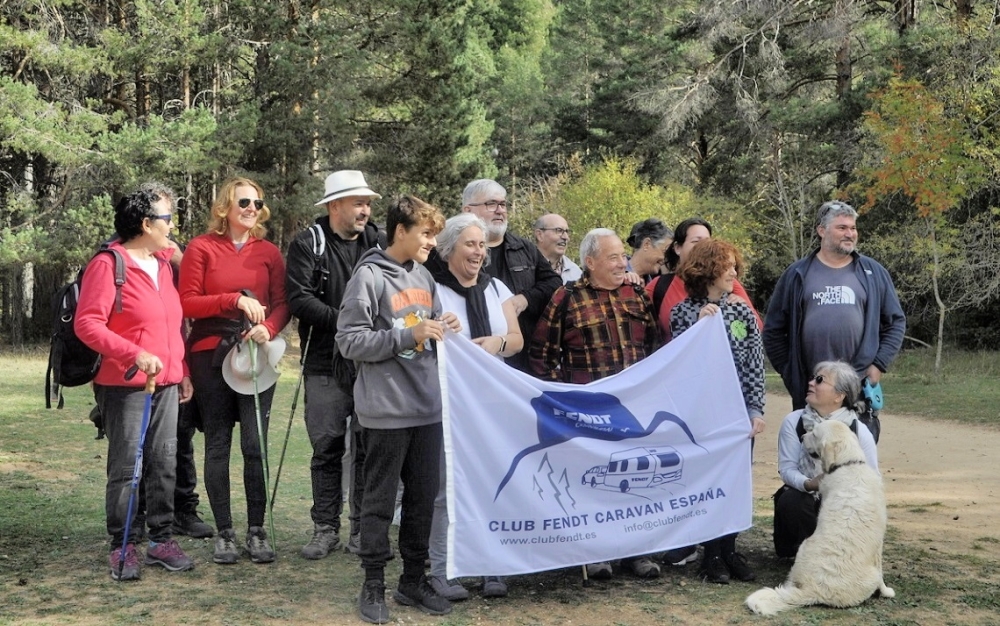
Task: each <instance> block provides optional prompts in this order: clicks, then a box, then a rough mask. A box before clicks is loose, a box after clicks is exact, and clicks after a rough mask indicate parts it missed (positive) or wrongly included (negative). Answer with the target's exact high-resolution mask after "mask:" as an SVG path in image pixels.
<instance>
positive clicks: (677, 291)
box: [646, 217, 764, 341]
mask: <svg viewBox="0 0 1000 626" xmlns="http://www.w3.org/2000/svg"><path fill="white" fill-rule="evenodd" d="M711 238H712V225H711V224H709V223H708V222H706V221H705V220H703V219H702V218H700V217H690V218H688V219H686V220H684V221H683V222H681V223H680V224H678V225H677V228H676V229H674V241H673V243H671V244H670V246H669V247H668V248H667V253H666V267H667V270H668V272H669V273H668V274H664V275H663V276H658V277H656V278H654V279H653V280H651V281H649V284H648V285H646V293H647V294H648V295H649V297H650V300H652V301H654V302H655V301H656V298H655V297H654V295H653V294H654V293H655V292H656V284H657V283H658V282H659V281H661V280H669V281H670V286H669V287H667V292H666V293H665V294H664V295H663V304H662V305H661V306H660V308H659V310H657V311H655V314H656V316H657V322H659V325H660V331H662V332H663V337H664V339H665V341H670V339H671V333H670V310H671V309H672V308H674V306H675V305H676V304H677V303H678V302H683V301H684V300H685V299H686V298H687V297H688V292H687V289H686V288H685V287H684V281H683V280H674V272H676V271H677V268H678V266H680V264H681V262H683V261H684V259H686V258H687V253H688V252H690V250H691V248H693V247H694V246H695V244H697V243H698V242H699V241H701V240H703V239H711ZM730 298H733V299H734V300H735V299H740V300H743V301H744V302H746V303H747V305H748V306H749V307H750V310H751V311H753V314H754V316H756V318H757V327H758V328H759V329H763V328H764V323H763V321H762V320H761V319H760V313H758V312H757V309H755V308H754V306H753V302H751V301H750V295H749V294H747V290H746V289H744V288H743V285H741V284H740V281H738V280H737V281H736V282H735V283H734V284H733V293H732V294H731V295H730Z"/></svg>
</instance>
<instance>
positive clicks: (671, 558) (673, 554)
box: [663, 546, 698, 567]
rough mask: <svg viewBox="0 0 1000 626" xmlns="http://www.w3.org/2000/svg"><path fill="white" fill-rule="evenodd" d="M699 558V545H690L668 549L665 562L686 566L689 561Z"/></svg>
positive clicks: (676, 565) (664, 558)
mask: <svg viewBox="0 0 1000 626" xmlns="http://www.w3.org/2000/svg"><path fill="white" fill-rule="evenodd" d="M697 560H698V546H688V547H686V548H674V549H673V550H667V551H666V553H664V555H663V562H664V563H667V564H669V565H673V566H674V567H684V566H685V565H687V564H688V563H694V562H695V561H697Z"/></svg>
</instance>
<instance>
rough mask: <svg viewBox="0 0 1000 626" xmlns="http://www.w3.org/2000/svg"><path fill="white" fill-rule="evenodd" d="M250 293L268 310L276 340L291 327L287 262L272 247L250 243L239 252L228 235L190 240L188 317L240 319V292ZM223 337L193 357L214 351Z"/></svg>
mask: <svg viewBox="0 0 1000 626" xmlns="http://www.w3.org/2000/svg"><path fill="white" fill-rule="evenodd" d="M244 289H249V290H250V291H252V292H253V294H254V295H255V296H256V297H257V299H258V301H260V303H261V304H262V305H264V307H265V309H264V312H265V316H266V317H265V319H264V326H265V327H266V328H267V329H268V331H269V332H270V333H271V339H274V338H275V337H276V336H277V335H278V333H280V332H281V329H282V328H284V327H285V325H286V324H288V320H289V319H290V318H291V313H290V312H289V310H288V303H287V302H286V300H285V260H284V259H283V258H282V256H281V251H280V250H278V247H277V246H276V245H274V244H273V243H271V242H270V241H267V240H264V239H257V238H256V237H251V238H250V239H248V240H247V242H246V243H245V244H244V245H243V247H242V248H241V249H239V250H237V249H236V246H235V245H233V242H232V241H231V240H230V239H229V238H228V237H226V236H224V235H216V234H215V233H208V234H205V235H199V236H198V237H195V238H194V239H192V240H191V243H189V244H188V247H187V249H186V250H185V251H184V259H183V260H182V261H181V279H180V295H181V304H182V305H183V307H184V316H185V317H190V318H193V319H202V318H206V317H223V318H228V319H238V318H239V317H240V315H241V314H242V311H240V310H239V309H238V308H236V303H237V302H238V301H239V299H240V295H241V294H240V291H242V290H244ZM220 339H221V338H220V337H207V338H205V339H202V340H201V341H198V342H197V343H195V344H194V346H192V347H191V350H192V352H200V351H202V350H214V349H215V347H216V346H217V345H219V341H220Z"/></svg>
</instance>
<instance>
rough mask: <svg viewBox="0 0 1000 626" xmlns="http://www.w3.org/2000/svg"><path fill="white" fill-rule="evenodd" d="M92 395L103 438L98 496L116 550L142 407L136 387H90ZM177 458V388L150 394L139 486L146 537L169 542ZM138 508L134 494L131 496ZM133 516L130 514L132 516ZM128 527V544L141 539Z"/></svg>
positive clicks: (134, 528) (121, 533)
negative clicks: (104, 477) (103, 472)
mask: <svg viewBox="0 0 1000 626" xmlns="http://www.w3.org/2000/svg"><path fill="white" fill-rule="evenodd" d="M94 396H95V397H96V398H97V404H98V406H99V407H100V409H101V414H102V415H103V416H104V429H105V432H106V433H107V437H108V465H107V472H108V483H107V487H106V489H105V494H104V508H105V515H106V516H107V529H108V534H109V535H111V548H112V550H114V549H115V548H119V547H121V545H122V539H123V538H124V536H125V518H126V515H127V514H128V501H129V494H130V491H131V483H132V473H133V471H134V469H135V457H136V450H137V448H138V445H139V435H140V430H141V428H142V417H143V412H144V410H145V406H146V392H145V390H144V389H143V388H141V387H110V386H106V385H94ZM176 453H177V385H168V386H165V387H160V388H157V390H156V392H155V393H154V394H153V401H152V405H151V409H150V418H149V426H148V427H147V429H146V441H145V445H144V446H143V454H142V458H143V463H142V484H143V486H144V488H145V492H146V525H147V526H148V528H149V538H150V539H151V540H152V541H155V542H163V541H169V540H170V537H171V532H172V526H173V521H174V481H175V479H176V475H175V471H176V469H175V468H176ZM136 502H137V503H138V494H137V497H136ZM133 515H134V513H133ZM138 526H139V525H138V524H135V523H133V524H132V526H131V528H130V530H129V535H130V536H131V537H130V539H129V543H136V542H137V541H138V538H139V536H140V534H141V532H140V528H138Z"/></svg>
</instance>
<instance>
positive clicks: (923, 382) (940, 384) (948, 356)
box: [767, 348, 1000, 427]
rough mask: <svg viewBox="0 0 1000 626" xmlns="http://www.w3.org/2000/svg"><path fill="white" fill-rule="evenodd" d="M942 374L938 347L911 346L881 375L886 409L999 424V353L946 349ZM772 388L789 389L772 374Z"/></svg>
mask: <svg viewBox="0 0 1000 626" xmlns="http://www.w3.org/2000/svg"><path fill="white" fill-rule="evenodd" d="M941 369H942V374H941V375H940V376H935V374H934V351H933V350H931V349H927V348H918V349H913V350H906V351H904V352H902V353H901V354H900V355H899V357H898V358H897V359H896V360H895V362H893V364H892V367H891V368H890V369H889V371H888V372H887V373H886V374H885V375H884V376H883V377H882V388H883V390H884V392H885V408H884V409H883V410H884V411H885V412H886V413H890V414H904V415H919V416H922V417H929V418H933V419H947V420H954V421H957V422H963V423H966V424H974V425H979V426H991V427H997V426H1000V384H997V380H998V378H1000V352H986V351H978V352H970V351H967V350H945V352H944V354H943V355H942V368H941ZM767 390H768V391H769V392H772V393H787V392H786V391H785V387H784V385H783V384H782V382H781V377H780V376H778V374H777V373H775V372H774V371H773V370H770V369H769V370H768V372H767Z"/></svg>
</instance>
